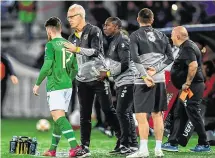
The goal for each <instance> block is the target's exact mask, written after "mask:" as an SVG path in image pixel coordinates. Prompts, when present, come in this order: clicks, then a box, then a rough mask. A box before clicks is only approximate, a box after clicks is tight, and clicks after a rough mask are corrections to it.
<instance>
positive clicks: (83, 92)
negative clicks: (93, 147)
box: [65, 4, 120, 157]
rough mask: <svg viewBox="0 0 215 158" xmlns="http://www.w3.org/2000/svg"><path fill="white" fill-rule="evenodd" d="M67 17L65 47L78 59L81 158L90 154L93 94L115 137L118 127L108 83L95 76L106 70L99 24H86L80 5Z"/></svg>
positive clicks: (118, 132) (77, 77)
mask: <svg viewBox="0 0 215 158" xmlns="http://www.w3.org/2000/svg"><path fill="white" fill-rule="evenodd" d="M67 19H68V21H69V23H70V25H71V28H72V33H71V35H70V36H69V39H68V40H69V41H70V42H71V43H65V47H66V48H67V51H69V52H72V53H74V54H75V55H76V57H77V62H78V74H77V76H76V80H77V89H78V97H79V102H80V125H81V144H82V148H83V150H82V151H80V155H81V156H82V157H84V156H90V155H91V154H90V151H89V149H88V147H89V145H90V134H91V113H92V106H93V100H94V95H95V94H96V96H97V97H98V101H99V103H100V105H101V108H102V110H103V112H104V114H105V117H106V119H107V121H108V123H109V124H110V125H111V126H112V128H113V129H114V131H115V134H116V136H117V138H119V137H120V127H119V121H118V119H117V115H116V110H115V108H114V107H113V104H112V100H111V92H110V87H109V82H108V81H98V78H97V77H98V76H99V70H104V69H106V67H105V59H104V51H103V44H102V41H103V38H102V32H101V30H100V29H99V28H98V27H96V26H94V25H91V24H89V23H86V21H85V10H84V8H83V7H82V6H81V5H77V4H74V5H72V6H71V7H70V8H69V10H68V12H67ZM118 142H119V141H118ZM77 156H79V154H77Z"/></svg>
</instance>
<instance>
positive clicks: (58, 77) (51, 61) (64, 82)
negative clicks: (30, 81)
mask: <svg viewBox="0 0 215 158" xmlns="http://www.w3.org/2000/svg"><path fill="white" fill-rule="evenodd" d="M64 42H68V41H67V40H65V39H64V38H54V39H53V40H51V41H49V42H48V43H47V44H46V48H45V60H44V64H43V66H42V68H41V70H40V74H39V77H38V79H37V82H36V85H38V86H39V85H40V84H41V83H42V81H43V80H44V79H45V78H46V77H47V83H46V89H47V91H54V90H61V89H67V88H72V81H73V80H74V78H75V76H76V74H77V71H78V65H77V60H76V56H75V55H74V54H73V53H70V52H67V51H66V49H65V47H64V45H63V44H64Z"/></svg>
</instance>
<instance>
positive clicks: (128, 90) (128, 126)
mask: <svg viewBox="0 0 215 158" xmlns="http://www.w3.org/2000/svg"><path fill="white" fill-rule="evenodd" d="M133 87H134V85H133V84H131V85H123V86H120V87H118V88H117V89H116V98H117V106H116V113H117V117H118V119H119V124H120V129H121V137H120V143H121V144H122V145H124V146H127V147H129V146H130V145H132V146H133V145H137V144H138V143H137V134H136V127H135V123H134V119H133V116H132V115H133Z"/></svg>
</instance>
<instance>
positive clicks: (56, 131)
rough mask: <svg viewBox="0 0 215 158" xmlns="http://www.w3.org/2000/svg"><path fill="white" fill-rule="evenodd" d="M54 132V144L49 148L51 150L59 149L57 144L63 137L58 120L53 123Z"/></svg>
mask: <svg viewBox="0 0 215 158" xmlns="http://www.w3.org/2000/svg"><path fill="white" fill-rule="evenodd" d="M53 127H54V128H53V132H52V144H51V146H50V148H49V150H50V151H52V150H56V149H57V145H58V143H59V141H60V138H61V134H62V132H61V130H60V128H59V127H58V125H57V124H56V122H54V124H53Z"/></svg>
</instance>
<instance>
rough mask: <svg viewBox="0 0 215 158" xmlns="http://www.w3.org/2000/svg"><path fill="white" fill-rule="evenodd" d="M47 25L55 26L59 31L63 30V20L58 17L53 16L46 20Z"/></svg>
mask: <svg viewBox="0 0 215 158" xmlns="http://www.w3.org/2000/svg"><path fill="white" fill-rule="evenodd" d="M45 27H52V28H55V29H56V30H57V31H60V30H61V20H60V19H59V18H58V17H51V18H49V19H48V20H47V21H46V22H45Z"/></svg>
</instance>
